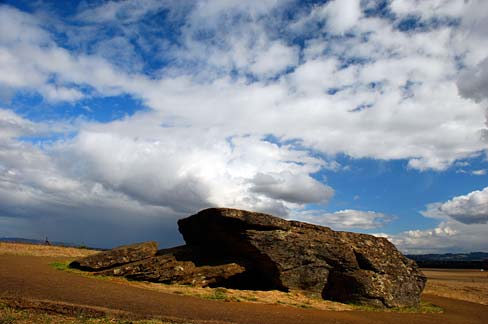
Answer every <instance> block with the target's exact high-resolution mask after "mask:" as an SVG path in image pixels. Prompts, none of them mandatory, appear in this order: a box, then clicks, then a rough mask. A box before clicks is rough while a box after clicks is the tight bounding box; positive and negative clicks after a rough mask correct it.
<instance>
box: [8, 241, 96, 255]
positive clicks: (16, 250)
mask: <svg viewBox="0 0 488 324" xmlns="http://www.w3.org/2000/svg"><path fill="white" fill-rule="evenodd" d="M97 252H98V251H95V250H88V249H79V248H73V247H64V246H56V245H39V244H29V243H7V242H0V255H32V256H42V257H68V258H79V257H84V256H88V255H91V254H94V253H97Z"/></svg>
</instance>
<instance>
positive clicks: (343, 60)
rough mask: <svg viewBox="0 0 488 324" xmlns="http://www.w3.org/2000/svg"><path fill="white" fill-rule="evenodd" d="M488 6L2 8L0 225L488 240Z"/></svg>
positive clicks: (22, 229)
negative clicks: (213, 226)
mask: <svg viewBox="0 0 488 324" xmlns="http://www.w3.org/2000/svg"><path fill="white" fill-rule="evenodd" d="M487 15H488V6H487V4H486V3H485V2H484V1H475V0H470V1H464V0H436V1H417V0H384V1H383V0H361V1H360V0H344V1H293V0H287V1H268V0H261V1H245V2H242V1H233V0H232V1H231V0H229V1H220V0H213V1H210V0H209V1H154V0H126V1H80V2H75V1H71V2H65V1H35V2H32V1H3V2H2V4H0V236H5V237H9V236H10V237H11V236H22V237H28V238H43V237H45V236H48V237H49V238H50V239H52V240H56V241H67V242H73V243H84V244H89V245H96V246H101V247H110V246H114V245H118V244H123V243H129V242H133V241H142V240H151V239H154V240H157V241H159V242H160V243H161V245H162V246H170V245H173V244H178V243H181V237H180V235H179V234H178V232H177V229H176V220H177V219H178V218H181V217H185V216H188V215H191V214H193V213H195V212H197V211H198V210H200V209H203V208H206V207H210V206H225V207H234V208H243V209H248V210H255V211H262V212H267V213H271V214H273V215H276V216H280V217H284V218H286V219H297V220H302V221H307V222H312V223H316V224H321V225H324V226H330V227H332V228H333V229H337V230H348V231H357V232H365V233H370V234H375V235H381V236H386V237H388V238H389V239H390V240H391V241H392V242H394V243H395V244H396V245H397V246H398V247H399V248H400V249H401V250H402V251H404V252H408V253H422V252H458V251H475V250H483V251H486V250H487V249H488V235H486V234H487V233H488V224H487V223H488V181H487V179H488V175H487V172H488V162H487V152H488V151H487V144H488V129H487V120H486V118H487V117H486V116H487V107H488V50H487V49H488V37H487V36H486V32H485V31H486V30H487V29H488V25H487V24H488V23H487V21H488V17H487Z"/></svg>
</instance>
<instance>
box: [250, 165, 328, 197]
mask: <svg viewBox="0 0 488 324" xmlns="http://www.w3.org/2000/svg"><path fill="white" fill-rule="evenodd" d="M251 182H252V187H251V190H252V191H253V192H256V193H260V194H263V195H265V196H268V197H270V198H274V199H282V200H285V201H288V202H291V203H297V204H307V203H322V204H326V203H327V202H328V201H329V199H330V198H331V197H332V195H333V194H334V190H333V189H332V188H330V187H329V186H326V185H324V184H322V183H320V182H318V181H317V180H315V179H313V178H311V177H310V176H308V175H302V176H301V177H297V176H296V175H294V174H293V173H290V172H282V173H280V174H264V173H261V172H258V173H257V174H256V175H255V176H254V178H253V179H252V180H251Z"/></svg>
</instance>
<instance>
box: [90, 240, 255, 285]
mask: <svg viewBox="0 0 488 324" xmlns="http://www.w3.org/2000/svg"><path fill="white" fill-rule="evenodd" d="M191 255H192V251H190V250H189V249H188V248H186V247H177V248H173V249H167V250H162V251H160V252H159V253H158V255H157V256H155V257H152V258H149V259H144V260H142V261H138V262H132V263H129V264H125V265H122V266H119V267H114V268H110V269H107V270H104V271H100V272H97V274H101V275H109V276H123V277H126V278H128V279H132V280H144V281H152V282H160V283H165V284H181V285H192V286H199V287H206V286H211V285H213V284H215V283H218V282H221V281H223V280H225V279H228V278H230V277H232V276H235V275H237V274H239V273H242V272H244V271H245V268H244V267H243V266H240V265H238V264H236V263H227V264H221V265H204V266H197V265H195V263H194V262H193V261H191V258H189V257H190V256H191Z"/></svg>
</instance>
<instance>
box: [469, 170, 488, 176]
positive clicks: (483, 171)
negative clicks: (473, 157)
mask: <svg viewBox="0 0 488 324" xmlns="http://www.w3.org/2000/svg"><path fill="white" fill-rule="evenodd" d="M471 174H473V175H478V176H481V175H485V174H486V169H481V170H474V171H472V172H471Z"/></svg>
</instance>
